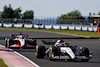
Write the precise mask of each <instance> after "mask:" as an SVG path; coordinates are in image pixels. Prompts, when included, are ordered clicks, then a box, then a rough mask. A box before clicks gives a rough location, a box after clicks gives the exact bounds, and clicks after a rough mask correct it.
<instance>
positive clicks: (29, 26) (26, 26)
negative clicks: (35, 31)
mask: <svg viewBox="0 0 100 67" xmlns="http://www.w3.org/2000/svg"><path fill="white" fill-rule="evenodd" d="M32 27H33V24H24V28H32Z"/></svg>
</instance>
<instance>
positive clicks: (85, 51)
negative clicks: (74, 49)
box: [81, 47, 89, 62]
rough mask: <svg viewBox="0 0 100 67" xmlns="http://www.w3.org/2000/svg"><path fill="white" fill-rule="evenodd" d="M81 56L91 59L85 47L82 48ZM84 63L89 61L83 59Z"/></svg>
mask: <svg viewBox="0 0 100 67" xmlns="http://www.w3.org/2000/svg"><path fill="white" fill-rule="evenodd" d="M81 56H85V57H89V49H88V48H85V47H83V48H82V55H81ZM81 61H82V62H88V61H89V59H81Z"/></svg>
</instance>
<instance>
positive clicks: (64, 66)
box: [0, 30, 100, 67]
mask: <svg viewBox="0 0 100 67" xmlns="http://www.w3.org/2000/svg"><path fill="white" fill-rule="evenodd" d="M19 32H22V33H23V34H28V35H29V37H30V38H34V37H35V38H44V37H47V38H49V37H51V38H53V37H54V38H55V37H56V38H57V37H58V38H61V37H62V38H63V37H66V38H67V37H68V38H76V39H64V41H65V42H68V43H69V44H70V45H75V46H84V47H88V48H89V50H90V51H91V52H92V53H93V58H92V59H91V60H90V61H89V62H65V61H60V60H57V61H49V60H46V59H37V58H36V57H35V49H14V50H15V51H17V52H19V53H21V54H22V55H24V56H26V57H27V58H29V59H31V60H32V61H33V62H35V63H37V64H38V65H40V66H41V67H100V40H99V39H77V38H78V36H72V35H61V34H54V33H49V32H40V31H21V30H0V37H9V36H10V34H16V33H19ZM43 40H44V39H43ZM37 43H38V44H41V39H37ZM0 44H2V45H4V44H5V42H4V40H0ZM45 46H46V47H49V46H51V45H45Z"/></svg>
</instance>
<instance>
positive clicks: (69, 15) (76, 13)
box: [60, 10, 85, 19]
mask: <svg viewBox="0 0 100 67" xmlns="http://www.w3.org/2000/svg"><path fill="white" fill-rule="evenodd" d="M60 19H85V18H84V17H83V16H82V15H81V12H79V10H74V11H71V12H69V13H67V14H64V15H61V16H60Z"/></svg>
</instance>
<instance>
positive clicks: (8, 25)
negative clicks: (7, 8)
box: [3, 23, 12, 28]
mask: <svg viewBox="0 0 100 67" xmlns="http://www.w3.org/2000/svg"><path fill="white" fill-rule="evenodd" d="M3 27H6V28H8V27H12V24H11V23H4V24H3Z"/></svg>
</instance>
